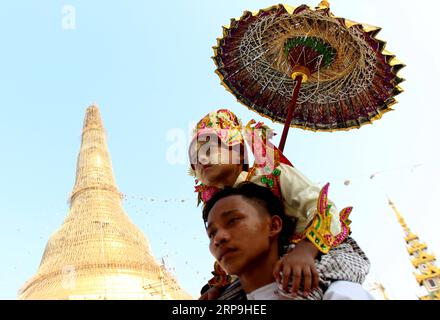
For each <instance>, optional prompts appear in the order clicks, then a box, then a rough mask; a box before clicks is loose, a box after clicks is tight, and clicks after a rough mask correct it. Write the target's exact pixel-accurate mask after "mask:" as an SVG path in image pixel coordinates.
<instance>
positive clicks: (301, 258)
mask: <svg viewBox="0 0 440 320" xmlns="http://www.w3.org/2000/svg"><path fill="white" fill-rule="evenodd" d="M318 252H319V251H318V249H317V248H316V247H315V246H314V245H313V244H312V243H310V242H309V241H308V240H302V241H301V242H299V243H298V244H297V245H296V246H295V248H293V249H292V250H291V251H290V252H289V253H287V254H286V255H284V256H283V257H282V258H281V259H280V260H278V262H277V263H276V265H275V268H274V271H273V275H274V277H275V280H276V281H277V282H278V283H282V286H283V290H284V291H286V292H288V284H289V280H290V278H292V287H291V291H290V292H291V293H292V296H296V293H297V292H298V289H299V286H300V284H301V280H302V278H304V287H303V288H304V290H303V292H304V295H308V294H309V293H310V291H311V289H315V288H317V287H318V282H319V274H318V271H316V267H315V257H316V256H317V255H318ZM280 272H282V276H281V275H280Z"/></svg>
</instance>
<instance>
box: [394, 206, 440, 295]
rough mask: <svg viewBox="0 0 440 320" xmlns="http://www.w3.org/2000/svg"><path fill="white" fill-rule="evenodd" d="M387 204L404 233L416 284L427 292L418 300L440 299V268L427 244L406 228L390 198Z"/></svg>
mask: <svg viewBox="0 0 440 320" xmlns="http://www.w3.org/2000/svg"><path fill="white" fill-rule="evenodd" d="M388 203H389V205H390V206H391V208H392V209H393V211H394V213H395V214H396V216H397V219H398V220H399V223H400V225H401V226H402V228H403V231H404V233H405V241H406V249H407V251H408V253H409V255H410V257H411V263H412V265H413V266H414V268H415V269H416V271H417V272H415V277H416V280H417V282H418V284H419V285H420V286H421V287H424V288H425V289H426V292H427V294H426V295H424V296H421V297H419V299H420V300H440V268H438V267H437V266H436V264H435V260H436V258H435V256H434V255H432V254H429V253H428V252H427V249H428V246H427V245H426V244H425V243H423V242H420V241H419V237H418V236H417V235H416V234H414V233H412V232H411V230H410V229H409V228H408V226H407V224H406V222H405V220H404V219H403V217H402V215H401V214H400V213H399V211H398V210H397V208H396V206H395V205H394V203H393V202H392V201H391V200H388Z"/></svg>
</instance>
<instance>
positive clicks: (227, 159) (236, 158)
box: [190, 135, 242, 185]
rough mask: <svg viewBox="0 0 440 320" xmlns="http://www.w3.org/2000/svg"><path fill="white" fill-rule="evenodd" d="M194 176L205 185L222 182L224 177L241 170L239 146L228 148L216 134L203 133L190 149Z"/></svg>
mask: <svg viewBox="0 0 440 320" xmlns="http://www.w3.org/2000/svg"><path fill="white" fill-rule="evenodd" d="M190 158H191V164H193V165H194V169H195V171H196V176H197V178H199V179H200V180H201V181H202V183H203V184H205V185H218V184H222V183H223V182H224V181H223V180H224V179H225V177H229V176H230V175H231V174H233V173H235V172H237V171H238V172H240V171H241V169H240V168H241V166H242V165H241V158H240V146H239V145H237V146H235V147H233V148H232V149H230V148H229V147H228V146H226V145H225V144H223V143H222V142H221V141H220V140H219V139H218V137H217V136H216V135H204V136H200V137H199V138H198V141H197V142H196V143H193V144H192V146H191V149H190Z"/></svg>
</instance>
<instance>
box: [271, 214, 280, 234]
mask: <svg viewBox="0 0 440 320" xmlns="http://www.w3.org/2000/svg"><path fill="white" fill-rule="evenodd" d="M282 228H283V220H281V217H280V216H276V215H275V216H272V217H271V224H270V236H277V235H278V234H279V233H280V232H281V229H282Z"/></svg>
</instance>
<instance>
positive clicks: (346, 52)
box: [213, 1, 404, 151]
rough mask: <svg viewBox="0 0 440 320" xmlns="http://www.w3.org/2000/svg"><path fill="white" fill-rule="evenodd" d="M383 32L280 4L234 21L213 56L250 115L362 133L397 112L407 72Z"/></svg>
mask: <svg viewBox="0 0 440 320" xmlns="http://www.w3.org/2000/svg"><path fill="white" fill-rule="evenodd" d="M379 31H380V28H378V27H373V26H369V25H366V24H361V23H357V22H353V21H350V20H347V19H344V18H339V17H335V16H334V15H333V14H332V13H331V12H330V9H329V4H328V2H327V1H321V3H320V4H319V5H318V7H316V8H315V9H311V8H309V7H308V6H306V5H301V6H299V7H297V8H292V7H289V6H287V5H275V6H272V7H270V8H267V9H263V10H260V11H258V12H257V13H251V12H248V11H246V12H244V14H243V15H242V17H241V18H240V19H239V20H235V19H232V20H231V24H230V26H229V27H224V29H223V37H222V38H220V39H217V46H216V47H214V52H215V56H214V57H213V59H214V61H215V63H216V65H217V70H216V73H217V74H218V75H219V76H220V78H221V80H222V84H223V85H224V86H225V87H226V88H227V89H228V90H229V91H230V92H232V93H233V94H234V95H235V96H236V97H237V99H238V100H239V101H240V102H242V103H243V104H244V105H246V106H247V107H248V108H250V109H251V110H254V111H256V112H258V113H259V114H260V115H262V116H265V117H268V118H270V119H271V120H272V121H275V122H280V123H284V124H285V126H284V130H283V134H282V136H281V142H280V146H279V149H281V151H282V150H283V149H284V145H285V141H286V137H287V133H288V130H289V127H298V128H302V129H307V130H313V131H335V130H348V129H351V128H359V127H361V126H362V125H364V124H366V123H371V122H372V121H373V120H376V119H379V118H380V117H381V116H382V114H384V113H385V112H387V111H390V110H392V109H391V105H393V104H394V103H395V102H396V101H395V99H394V96H396V95H397V94H399V93H400V92H401V91H402V89H401V88H399V86H398V84H399V83H400V82H402V81H403V79H402V78H400V77H398V76H397V73H398V71H399V70H400V69H401V68H402V67H404V65H403V64H402V63H401V62H399V61H398V60H397V59H396V58H395V56H394V55H392V54H391V53H389V52H387V51H386V50H384V48H385V42H384V41H381V40H378V39H376V38H375V36H376V35H377V33H378V32H379Z"/></svg>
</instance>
